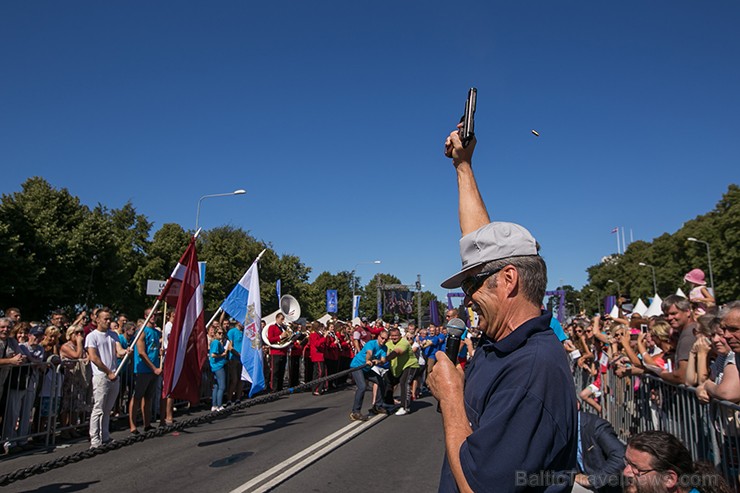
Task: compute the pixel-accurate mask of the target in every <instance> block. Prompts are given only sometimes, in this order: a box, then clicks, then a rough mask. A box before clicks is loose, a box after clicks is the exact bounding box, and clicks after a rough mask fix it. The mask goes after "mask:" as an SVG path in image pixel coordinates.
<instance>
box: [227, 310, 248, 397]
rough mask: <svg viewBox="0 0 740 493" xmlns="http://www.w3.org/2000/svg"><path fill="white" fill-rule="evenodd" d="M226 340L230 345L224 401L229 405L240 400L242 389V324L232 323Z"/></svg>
mask: <svg viewBox="0 0 740 493" xmlns="http://www.w3.org/2000/svg"><path fill="white" fill-rule="evenodd" d="M226 338H227V339H228V340H229V343H230V345H229V359H228V363H226V367H227V368H228V381H229V382H228V389H227V392H226V400H227V401H228V402H229V403H230V402H239V401H241V399H242V389H243V388H244V382H243V381H242V360H241V357H242V355H241V351H242V343H243V342H244V327H243V326H242V324H240V323H237V322H234V324H233V326H232V327H231V328H230V329H229V331H228V332H227V333H226Z"/></svg>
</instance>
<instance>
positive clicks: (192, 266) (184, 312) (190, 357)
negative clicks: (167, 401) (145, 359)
mask: <svg viewBox="0 0 740 493" xmlns="http://www.w3.org/2000/svg"><path fill="white" fill-rule="evenodd" d="M175 292H177V300H176V304H175V308H174V311H175V318H174V320H173V322H172V331H171V332H170V336H169V340H168V344H167V355H166V357H165V360H164V367H163V369H162V375H163V378H164V381H163V384H162V397H167V396H169V397H173V398H175V399H183V400H187V401H190V403H191V404H197V403H198V402H199V400H200V382H201V368H202V367H203V364H204V363H205V361H206V358H207V356H208V340H207V337H206V329H205V322H204V320H203V286H202V284H201V282H200V268H199V265H198V254H197V252H196V250H195V237H193V238H191V240H190V244H189V245H188V248H187V249H186V250H185V253H183V255H182V258H180V261H179V262H178V264H177V266H176V267H175V269H174V270H173V271H172V275H170V277H169V279H167V284H166V285H165V287H164V289H163V290H162V293H160V295H159V299H160V300H163V299H171V298H172V297H173V295H174V293H175ZM168 302H169V303H172V301H168Z"/></svg>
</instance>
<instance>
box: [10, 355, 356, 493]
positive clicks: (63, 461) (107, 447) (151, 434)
mask: <svg viewBox="0 0 740 493" xmlns="http://www.w3.org/2000/svg"><path fill="white" fill-rule="evenodd" d="M359 368H363V367H359ZM357 369H358V368H349V369H347V370H342V371H340V372H337V373H335V374H333V375H329V376H326V377H321V378H318V379H316V380H313V381H311V382H306V383H304V384H302V385H298V386H297V387H289V388H287V389H283V390H281V391H280V392H273V393H270V394H266V395H261V396H259V397H255V398H254V399H249V400H246V401H244V402H240V403H239V404H234V405H232V406H229V407H227V408H224V409H223V410H221V411H212V412H210V413H207V414H204V415H203V416H198V417H195V418H190V419H184V420H181V421H177V422H176V423H172V424H170V425H165V426H160V427H158V428H155V429H153V430H149V431H147V432H145V433H140V434H138V435H131V436H129V437H126V438H123V439H120V440H113V441H111V442H109V443H106V444H104V445H101V446H100V447H95V448H91V449H88V450H83V451H81V452H77V453H74V454H70V455H65V456H63V457H59V458H58V459H54V460H51V461H47V462H42V463H40V464H35V465H33V466H29V467H24V468H21V469H18V470H16V471H13V472H11V473H9V474H3V475H2V476H0V486H7V485H9V484H11V483H14V482H16V481H21V480H23V479H26V478H30V477H31V476H35V475H37V474H43V473H45V472H48V471H51V470H53V469H59V468H60V467H64V466H66V465H68V464H75V463H77V462H80V461H83V460H85V459H89V458H91V457H95V456H96V455H102V454H105V453H108V452H110V451H112V450H118V449H120V448H123V447H127V446H129V445H133V444H134V443H137V442H143V441H144V440H147V439H149V438H155V437H161V436H163V435H167V434H168V433H172V432H173V431H180V430H184V429H186V428H191V427H193V426H198V425H201V424H204V423H209V422H211V421H213V420H215V419H220V418H226V417H228V416H229V415H231V414H232V413H234V412H236V411H241V410H242V409H246V408H248V407H252V406H256V405H258V404H266V403H268V402H273V401H276V400H278V399H279V398H281V397H283V396H286V395H290V394H295V393H297V392H301V391H303V390H306V389H310V388H311V387H314V386H316V385H318V384H320V383H323V382H328V381H330V380H334V379H336V378H341V377H344V376H347V375H349V374H350V373H352V372H353V371H355V370H357Z"/></svg>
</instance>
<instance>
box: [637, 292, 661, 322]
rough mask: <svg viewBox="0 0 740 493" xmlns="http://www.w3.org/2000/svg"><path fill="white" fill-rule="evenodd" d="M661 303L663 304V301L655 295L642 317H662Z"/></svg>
mask: <svg viewBox="0 0 740 493" xmlns="http://www.w3.org/2000/svg"><path fill="white" fill-rule="evenodd" d="M661 303H663V300H661V299H660V296H658V295H657V294H656V295H655V298H653V302H652V303H650V307H649V308H648V309H647V311H646V312H645V313H643V314H642V316H643V317H645V318H650V317H656V316H658V315H662V314H663V310H662V309H661V308H660V305H661Z"/></svg>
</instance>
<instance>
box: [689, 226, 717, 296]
mask: <svg viewBox="0 0 740 493" xmlns="http://www.w3.org/2000/svg"><path fill="white" fill-rule="evenodd" d="M687 240H689V241H695V242H697V243H704V244H705V245H706V246H707V263H709V284H711V285H712V295H713V296H714V297H715V298H716V297H717V293H715V292H714V276H713V275H712V256H711V255H710V253H709V243H707V242H706V241H702V240H697V239H696V238H693V237H691V238H687Z"/></svg>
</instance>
